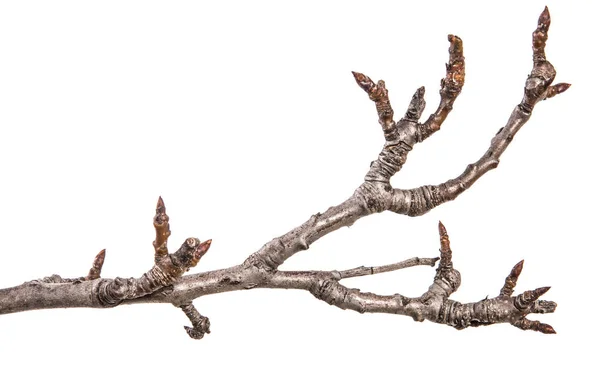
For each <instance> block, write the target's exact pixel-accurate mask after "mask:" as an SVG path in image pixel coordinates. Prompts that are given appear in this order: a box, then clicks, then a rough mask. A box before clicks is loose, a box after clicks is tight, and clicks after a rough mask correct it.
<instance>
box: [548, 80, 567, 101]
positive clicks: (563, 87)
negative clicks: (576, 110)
mask: <svg viewBox="0 0 600 375" xmlns="http://www.w3.org/2000/svg"><path fill="white" fill-rule="evenodd" d="M569 87H571V84H570V83H557V84H556V85H552V86H550V87H548V92H547V93H546V97H545V98H544V99H549V98H552V97H554V96H556V95H558V94H562V93H563V92H565V91H567V90H568V89H569Z"/></svg>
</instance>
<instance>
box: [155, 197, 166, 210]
mask: <svg viewBox="0 0 600 375" xmlns="http://www.w3.org/2000/svg"><path fill="white" fill-rule="evenodd" d="M156 213H157V214H164V213H165V202H164V201H163V199H162V197H161V196H159V197H158V202H156Z"/></svg>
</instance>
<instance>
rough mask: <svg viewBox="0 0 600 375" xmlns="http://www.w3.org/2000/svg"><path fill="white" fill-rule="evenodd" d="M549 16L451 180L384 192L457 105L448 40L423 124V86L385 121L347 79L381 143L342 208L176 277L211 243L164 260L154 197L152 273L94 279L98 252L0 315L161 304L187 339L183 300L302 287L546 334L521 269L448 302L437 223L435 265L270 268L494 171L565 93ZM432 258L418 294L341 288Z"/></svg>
mask: <svg viewBox="0 0 600 375" xmlns="http://www.w3.org/2000/svg"><path fill="white" fill-rule="evenodd" d="M549 25H550V15H549V12H548V9H547V8H546V9H544V11H543V12H542V14H541V16H540V18H539V20H538V26H537V28H536V30H535V31H534V33H533V69H532V71H531V74H530V75H529V77H528V78H527V80H526V82H525V90H524V96H523V99H522V100H521V103H520V104H519V105H517V107H516V108H515V109H514V110H513V112H512V114H511V116H510V117H509V119H508V122H507V124H506V125H505V126H504V127H503V128H501V129H500V131H499V132H498V133H497V134H496V135H495V137H494V138H493V139H492V142H491V145H490V147H489V148H488V150H487V151H486V152H485V153H484V155H483V156H482V157H481V158H480V159H479V160H478V161H476V162H474V163H473V164H470V165H469V166H467V168H466V170H465V172H463V173H462V174H461V175H460V176H458V177H456V178H454V179H451V180H449V181H447V182H445V183H442V184H439V185H428V186H421V187H417V188H413V189H398V188H393V187H392V185H391V183H390V178H391V177H392V176H393V175H394V174H395V173H397V172H398V171H400V169H401V168H402V166H403V165H404V163H405V162H406V160H407V156H408V154H409V153H410V151H411V150H412V149H413V147H414V146H415V144H417V143H420V142H423V141H424V140H425V139H427V138H428V137H430V136H432V135H433V134H434V133H435V132H437V131H438V130H439V129H440V128H441V126H442V124H443V122H444V121H445V119H446V118H447V116H448V114H449V113H450V111H451V110H452V107H453V105H454V102H455V101H456V99H457V98H458V96H459V94H460V92H461V90H462V87H463V84H464V78H465V61H464V56H463V43H462V40H461V39H460V38H459V37H457V36H454V35H449V36H448V40H449V42H450V48H449V56H450V57H449V62H448V64H447V65H446V76H445V77H444V78H443V79H442V81H441V89H440V103H439V105H438V107H437V109H436V110H435V111H434V113H433V114H432V115H431V116H430V117H429V118H428V119H427V120H426V121H425V122H423V123H420V122H419V118H420V116H421V114H422V113H423V111H424V109H425V100H424V88H423V87H421V88H419V89H418V90H417V91H416V92H415V94H414V96H413V98H412V100H411V102H410V104H409V106H408V109H407V111H406V113H405V115H404V117H403V118H402V119H400V120H399V121H397V122H396V121H394V111H393V109H392V105H391V103H390V100H389V96H388V91H387V89H386V87H385V82H384V81H381V80H380V81H378V82H377V83H375V82H374V81H373V80H371V78H369V77H368V76H366V75H364V74H362V73H356V72H353V75H354V78H355V80H356V82H357V83H358V85H359V86H360V87H361V88H362V89H363V90H364V91H365V92H367V94H368V96H369V98H370V99H371V100H372V101H373V102H374V103H375V107H376V110H377V114H378V118H379V123H380V125H381V127H382V130H383V134H384V138H385V144H384V147H383V149H382V151H381V152H380V154H379V156H378V158H377V159H376V160H375V161H373V162H372V163H371V167H370V169H369V171H368V172H367V174H366V176H365V179H364V182H363V183H362V184H361V185H360V186H359V187H358V188H357V189H356V190H355V192H354V194H353V195H352V196H351V197H349V198H348V199H347V200H345V201H344V202H342V203H340V204H338V205H336V206H333V207H330V208H329V209H328V210H326V211H325V212H323V213H317V214H315V215H313V216H311V218H309V219H308V220H307V221H306V222H305V223H303V224H302V225H300V226H298V227H297V228H294V229H292V230H291V231H289V232H288V233H286V234H284V235H282V236H280V237H278V238H275V239H273V240H271V241H269V242H268V243H266V244H265V245H264V246H263V247H261V248H260V249H259V250H258V251H256V252H255V253H253V254H251V255H250V256H249V257H248V258H247V259H246V260H245V261H244V262H243V263H242V264H239V265H236V266H233V267H230V268H226V269H221V270H215V271H210V272H204V273H199V274H192V275H187V276H184V273H185V272H187V271H188V270H189V269H190V268H191V267H193V266H195V265H196V264H197V263H198V261H199V260H200V258H202V256H203V255H204V254H205V253H206V252H207V251H208V249H209V247H210V245H211V240H208V241H204V242H202V241H200V240H198V239H197V238H188V239H187V240H186V241H185V242H184V243H183V244H182V245H181V247H180V248H179V250H177V251H176V252H174V253H171V254H169V252H168V247H167V240H168V238H169V236H170V234H171V231H170V226H169V216H168V215H167V214H166V207H165V204H164V201H163V199H162V198H159V200H158V203H157V208H156V216H155V217H154V222H153V224H154V228H155V230H156V238H155V240H154V242H153V246H154V249H155V255H154V256H155V263H154V266H153V267H152V268H151V269H150V270H149V271H148V272H146V273H145V274H144V275H142V276H141V277H139V278H127V279H125V278H115V279H109V278H101V277H100V273H101V269H102V265H103V263H104V259H105V251H104V250H102V251H101V252H100V253H99V254H98V255H97V256H96V258H95V260H94V262H93V266H92V268H91V269H90V271H89V273H88V275H87V276H86V277H80V278H76V279H65V278H62V277H60V276H58V275H53V276H50V277H46V278H43V279H40V280H34V281H30V282H26V283H24V284H22V285H19V286H15V287H12V288H6V289H1V290H0V314H8V313H15V312H21V311H27V310H36V309H50V308H67V307H91V308H106V307H115V306H118V305H121V304H133V303H170V304H173V305H174V306H176V307H178V308H181V309H182V311H183V312H184V313H185V314H186V316H187V317H188V318H189V319H190V321H191V324H192V326H191V327H185V329H186V332H187V333H188V334H189V336H190V337H192V338H194V339H200V338H202V337H203V336H204V335H205V334H207V333H210V322H209V320H208V318H206V317H204V316H202V315H201V314H200V312H198V310H197V309H196V308H195V307H194V305H193V304H192V301H193V300H194V299H196V298H199V297H201V296H204V295H209V294H215V293H224V292H229V291H234V290H243V289H252V288H274V289H302V290H306V291H308V292H310V293H311V294H313V295H314V296H315V297H316V298H318V299H320V300H323V301H325V302H327V303H329V304H331V305H334V306H337V307H339V308H342V309H352V310H355V311H358V312H361V313H364V312H380V313H392V314H399V315H408V316H411V317H413V318H414V319H415V320H417V321H423V320H429V321H432V322H436V323H442V324H446V325H450V326H453V327H455V328H458V329H462V328H466V327H472V326H481V325H489V324H494V323H510V324H512V325H513V326H516V327H518V328H521V329H526V330H535V331H539V332H542V333H554V329H553V328H552V327H550V326H548V325H546V324H543V323H540V322H537V321H530V320H528V318H527V316H528V314H530V313H550V312H553V311H554V310H555V308H556V304H555V303H554V302H549V301H538V298H539V297H540V296H541V295H542V294H544V293H545V292H547V291H548V289H549V288H538V289H535V290H533V291H528V292H525V293H523V294H520V295H518V296H516V297H513V296H512V293H513V290H514V288H515V285H516V281H517V278H518V277H519V275H520V273H521V270H522V267H523V262H520V263H518V264H517V265H516V266H515V267H514V268H513V270H512V271H511V273H510V274H509V276H508V277H507V278H506V281H505V284H504V287H503V288H502V289H501V292H500V294H499V295H498V296H497V297H495V298H492V299H487V298H486V299H484V300H481V301H479V302H474V303H467V304H462V303H460V302H457V301H453V300H451V299H450V298H449V297H450V295H451V294H452V293H453V292H454V291H456V289H458V287H459V286H460V283H461V278H460V273H459V272H458V271H457V270H456V269H455V268H454V267H453V264H452V253H451V250H450V246H449V238H448V235H447V232H446V230H445V228H444V226H443V225H442V224H441V223H440V226H439V232H440V241H441V250H440V251H441V257H440V258H411V259H408V260H405V261H403V262H399V263H395V264H390V265H384V266H375V267H364V266H363V267H357V268H353V269H349V270H344V271H280V270H279V269H278V268H279V266H280V265H282V264H283V263H284V262H285V261H286V260H287V259H289V258H290V257H292V256H293V255H294V254H296V253H298V252H299V251H302V250H307V249H308V248H309V247H310V245H311V244H312V243H313V242H315V241H316V240H318V239H319V238H321V237H323V236H325V235H327V234H328V233H331V232H333V231H335V230H337V229H339V228H341V227H343V226H350V225H352V224H353V223H354V222H355V221H356V220H358V219H360V218H362V217H365V216H368V215H371V214H374V213H379V212H383V211H388V210H389V211H392V212H395V213H399V214H406V215H409V216H418V215H423V214H425V213H427V212H428V211H430V210H431V209H433V208H435V207H437V206H439V205H441V204H443V203H444V202H448V201H450V200H453V199H455V198H456V197H458V195H460V194H461V193H462V192H464V191H465V190H467V189H468V188H469V187H470V186H472V185H473V184H474V183H475V181H477V180H478V179H479V178H480V177H482V176H483V175H484V174H485V173H487V172H488V171H490V170H492V169H494V168H496V167H497V165H498V163H499V159H500V156H501V155H502V154H503V153H504V151H505V150H506V149H507V147H508V145H509V144H510V142H511V141H512V139H513V138H514V136H515V135H516V133H517V132H518V131H519V129H520V128H521V127H522V126H523V125H524V124H525V123H526V122H527V121H528V120H529V118H530V117H531V114H532V111H533V109H534V107H535V106H536V104H537V103H538V102H540V101H542V100H545V99H548V98H551V97H553V96H555V95H557V94H560V93H562V92H564V91H566V90H567V89H568V88H569V85H568V84H565V83H560V84H557V85H554V86H553V85H552V82H553V80H554V77H555V75H556V72H555V69H554V67H553V66H552V64H550V62H548V61H547V60H546V56H545V51H544V48H545V44H546V41H547V38H548V28H549ZM437 260H440V262H439V266H438V269H437V272H436V276H435V279H434V282H433V284H431V286H430V287H429V289H428V290H427V291H426V292H425V293H424V294H423V295H421V296H420V297H416V298H409V297H405V296H401V295H399V294H395V295H391V296H381V295H376V294H372V293H364V292H361V291H360V290H358V289H350V288H347V287H345V286H344V285H343V284H342V280H343V279H346V278H351V277H359V276H367V275H372V274H376V273H382V272H390V271H395V270H400V269H403V268H406V267H413V266H418V265H429V266H434V265H435V263H436V261H437Z"/></svg>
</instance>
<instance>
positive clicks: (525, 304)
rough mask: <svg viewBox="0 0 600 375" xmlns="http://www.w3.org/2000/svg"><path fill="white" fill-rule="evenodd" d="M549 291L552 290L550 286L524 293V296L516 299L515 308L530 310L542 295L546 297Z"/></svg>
mask: <svg viewBox="0 0 600 375" xmlns="http://www.w3.org/2000/svg"><path fill="white" fill-rule="evenodd" d="M549 290H550V287H549V286H545V287H542V288H537V289H534V290H527V291H525V292H523V293H522V294H519V295H518V296H517V297H516V298H515V307H517V308H518V309H519V310H526V309H529V308H531V307H532V306H533V305H534V303H535V301H536V300H537V299H538V298H540V297H541V296H542V295H544V294H545V293H546V292H547V291H549Z"/></svg>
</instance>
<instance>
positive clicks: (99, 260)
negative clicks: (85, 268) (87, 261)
mask: <svg viewBox="0 0 600 375" xmlns="http://www.w3.org/2000/svg"><path fill="white" fill-rule="evenodd" d="M105 257H106V249H103V250H101V251H100V252H99V253H98V255H96V257H95V258H94V262H93V263H92V268H90V271H89V272H88V275H87V277H86V278H85V279H86V280H96V279H99V278H100V273H101V272H102V266H103V265H104V258H105Z"/></svg>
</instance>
